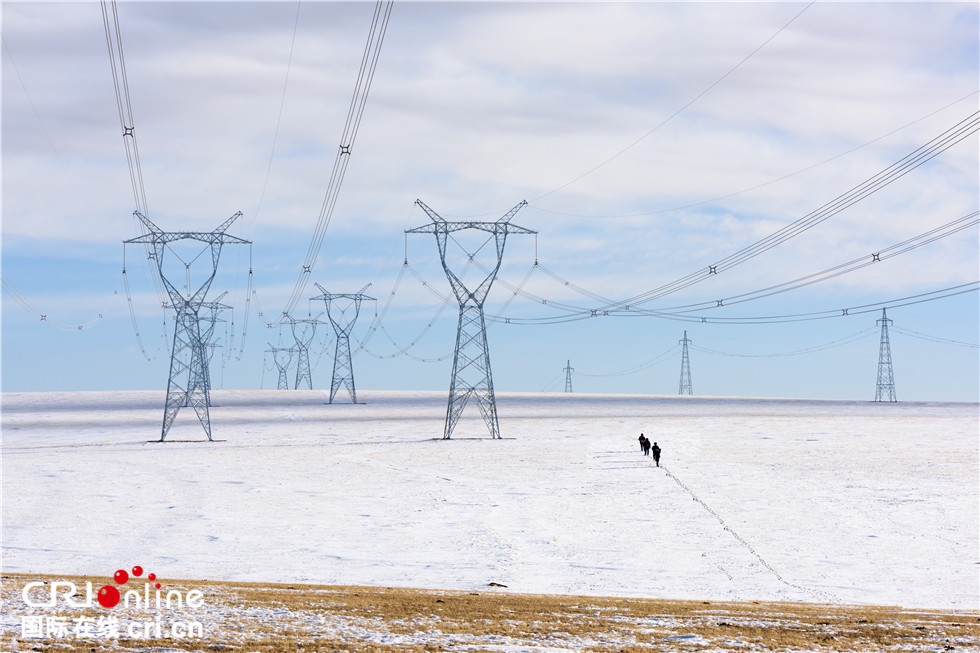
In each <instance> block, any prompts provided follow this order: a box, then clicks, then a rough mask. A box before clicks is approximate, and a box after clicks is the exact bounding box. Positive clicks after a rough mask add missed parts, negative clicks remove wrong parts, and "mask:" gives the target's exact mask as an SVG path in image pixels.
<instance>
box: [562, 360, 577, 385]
mask: <svg viewBox="0 0 980 653" xmlns="http://www.w3.org/2000/svg"><path fill="white" fill-rule="evenodd" d="M564 371H565V392H571V391H572V372H574V371H575V369H574V368H573V367H572V361H571V359H569V361H568V363H567V364H566V365H565V370H564Z"/></svg>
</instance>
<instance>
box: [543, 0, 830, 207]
mask: <svg viewBox="0 0 980 653" xmlns="http://www.w3.org/2000/svg"><path fill="white" fill-rule="evenodd" d="M815 2H816V0H813V2H810V4H808V5H807V6H805V7H803V9H801V10H800V11H799V12H797V13H796V15H794V16H793V17H792V18H790V19H789V21H788V22H787V23H786V24H785V25H783V26H782V27H780V28H779V29H778V30H776V32H775V33H774V34H773V35H772V36H770V37H769V38H768V39H766V40H765V41H764V42H763V43H762V45H760V46H758V47H757V48H756V49H755V50H753V51H752V52H750V53H749V54H748V55H747V56H746V57H745V58H743V59H742V60H741V61H739V62H738V63H737V64H735V65H734V66H733V67H732V68H730V69H729V70H728V72H726V73H725V74H724V75H722V76H721V77H719V78H718V79H716V80H715V81H714V82H712V83H711V84H710V85H709V86H708V87H707V88H705V89H704V90H703V91H701V92H700V93H698V94H697V95H695V96H694V97H693V98H692V99H691V100H689V101H688V102H687V104H685V105H684V106H682V107H681V108H680V109H677V110H676V111H675V112H674V113H672V114H670V115H669V116H668V117H667V118H665V119H664V120H662V121H661V122H660V124H658V125H657V126H656V127H654V128H653V129H651V130H650V131H648V132H647V133H646V134H644V135H643V136H641V137H639V138H638V139H636V140H635V141H633V142H632V143H630V144H629V145H627V146H626V147H624V148H623V149H621V150H620V151H619V152H616V153H615V154H613V155H612V156H611V157H609V158H608V159H606V160H605V161H603V162H602V163H599V164H598V165H595V166H593V167H592V168H590V169H589V170H586V171H585V172H583V173H582V174H580V175H579V176H578V177H576V178H575V179H572V180H571V181H569V182H566V183H564V184H562V185H561V186H559V187H558V188H555V189H554V190H550V191H548V192H547V193H545V194H544V195H539V196H538V197H536V198H534V199H533V200H531V202H537V201H538V200H541V199H544V198H545V197H548V196H549V195H553V194H554V193H557V192H558V191H560V190H563V189H565V188H568V187H569V186H571V185H572V184H574V183H576V182H577V181H579V180H581V179H584V178H585V177H588V176H589V175H591V174H592V173H593V172H595V171H596V170H598V169H599V168H601V167H602V166H604V165H606V164H607V163H609V162H610V161H613V160H614V159H616V158H618V157H619V156H621V155H622V154H624V153H626V152H627V151H629V150H630V149H632V148H633V147H634V146H636V145H637V144H639V143H640V142H641V141H643V140H645V139H646V138H647V137H648V136H650V135H651V134H653V133H654V132H655V131H657V130H658V129H660V128H661V127H663V126H664V125H666V124H667V123H668V122H670V121H671V120H673V119H674V118H676V117H677V116H678V115H679V114H680V113H681V112H683V111H684V110H685V109H687V108H688V107H690V106H691V105H692V104H694V103H695V102H697V101H698V100H700V99H701V98H702V97H704V96H705V95H706V94H707V93H708V92H709V91H711V90H712V89H713V88H714V87H716V86H718V85H719V84H721V83H722V82H723V81H725V79H726V78H728V76H729V75H731V74H732V73H734V72H735V71H736V70H738V69H739V68H741V67H742V65H743V64H744V63H745V62H746V61H748V60H749V59H751V58H752V57H754V56H755V55H756V53H758V52H759V51H760V50H761V49H762V48H764V47H766V46H767V45H768V44H769V42H770V41H772V40H773V39H774V38H776V37H777V36H779V35H780V34H781V33H782V32H783V30H785V29H786V28H787V27H789V26H790V25H791V24H793V22H794V21H795V20H796V19H797V18H799V17H800V16H802V15H803V12H805V11H806V10H807V9H809V8H810V7H812V6H813V4H814V3H815Z"/></svg>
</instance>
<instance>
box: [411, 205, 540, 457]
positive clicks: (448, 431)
mask: <svg viewBox="0 0 980 653" xmlns="http://www.w3.org/2000/svg"><path fill="white" fill-rule="evenodd" d="M415 203H416V204H418V205H419V206H420V207H421V208H422V210H423V211H425V213H426V215H428V216H429V218H430V219H431V220H432V224H427V225H423V226H421V227H416V228H415V229H408V230H406V231H405V233H406V234H434V235H435V237H436V244H437V245H438V247H439V258H440V259H441V261H442V269H443V271H445V273H446V278H447V279H449V284H450V285H451V286H452V289H453V294H455V295H456V300H457V301H458V302H459V324H458V327H457V330H456V351H455V355H454V356H453V375H452V381H451V382H450V386H449V405H448V407H447V408H446V426H445V429H444V431H443V436H442V437H443V439H444V440H448V439H450V437H451V436H452V433H453V429H455V428H456V424H457V422H458V421H459V417H460V415H461V414H462V412H463V408H465V407H466V404H467V402H468V401H469V400H470V399H471V398H472V399H474V400H475V401H476V402H477V406H478V407H479V409H480V413H481V414H482V415H483V421H484V422H485V423H486V425H487V429H488V430H489V431H490V435H491V437H493V438H495V439H497V438H500V424H499V422H498V420H497V400H496V398H495V396H494V392H493V375H492V373H491V371H490V349H489V347H488V346H487V325H486V321H485V319H484V315H483V302H484V301H485V300H486V298H487V294H488V293H489V292H490V286H491V285H492V284H493V281H494V279H495V278H496V277H497V272H498V271H499V270H500V263H501V261H502V260H503V256H504V245H505V243H506V241H507V236H508V235H509V234H512V233H514V234H535V233H537V232H536V231H531V230H530V229H525V228H524V227H518V226H516V225H512V224H510V220H511V218H513V217H514V215H516V214H517V212H518V211H520V210H521V209H522V208H523V207H524V206H525V205H526V204H527V202H526V201H521V203H520V204H518V205H517V206H515V207H514V208H512V209H511V210H510V211H508V212H507V213H506V214H505V215H504V216H503V217H502V218H500V219H499V220H497V221H496V222H475V221H471V220H465V221H460V222H448V221H447V220H445V219H444V218H442V216H440V215H439V214H438V213H436V212H435V211H433V210H432V209H430V208H429V207H428V206H426V205H425V204H423V203H422V200H416V201H415ZM464 229H475V230H479V231H484V232H487V233H489V234H491V235H492V237H493V240H494V242H495V244H496V248H497V264H496V266H494V268H493V269H492V270H491V271H490V272H489V274H487V276H486V277H485V278H484V279H483V281H481V282H480V284H479V285H478V286H477V287H476V289H474V290H470V289H469V288H467V286H466V285H465V284H464V283H463V281H462V280H461V279H460V278H459V277H458V276H456V274H455V273H453V271H452V270H450V269H449V266H448V265H447V263H446V245H447V242H448V240H449V234H451V233H454V232H457V231H462V230H464Z"/></svg>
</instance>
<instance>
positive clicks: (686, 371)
mask: <svg viewBox="0 0 980 653" xmlns="http://www.w3.org/2000/svg"><path fill="white" fill-rule="evenodd" d="M677 342H678V343H679V344H682V345H684V348H683V349H682V350H681V383H680V387H679V388H678V390H677V394H679V395H693V394H694V388H693V386H692V385H691V359H690V357H689V356H688V354H687V346H688V344H690V343H691V340H688V338H687V331H686V330H685V331H684V339H683V340H678V341H677Z"/></svg>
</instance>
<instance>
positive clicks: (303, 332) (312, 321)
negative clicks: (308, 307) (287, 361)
mask: <svg viewBox="0 0 980 653" xmlns="http://www.w3.org/2000/svg"><path fill="white" fill-rule="evenodd" d="M283 319H284V320H286V321H288V322H289V327H290V329H291V330H292V332H293V339H294V340H295V341H296V347H295V348H294V351H295V352H296V386H295V389H296V390H299V387H300V385H305V386H306V389H307V390H312V389H313V376H312V373H311V372H310V343H311V342H313V337H314V336H315V335H316V325H317V324H318V323H319V320H317V319H316V318H315V317H310V318H306V319H302V320H297V319H296V318H294V317H290V316H289V315H288V314H286V313H283Z"/></svg>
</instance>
